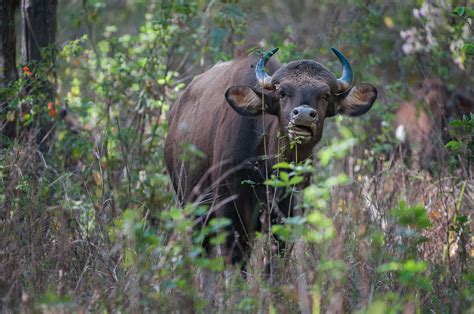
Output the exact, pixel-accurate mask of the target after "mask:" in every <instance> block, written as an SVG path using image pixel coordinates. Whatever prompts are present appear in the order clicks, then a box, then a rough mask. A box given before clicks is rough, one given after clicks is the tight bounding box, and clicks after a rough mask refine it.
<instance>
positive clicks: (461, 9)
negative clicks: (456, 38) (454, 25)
mask: <svg viewBox="0 0 474 314" xmlns="http://www.w3.org/2000/svg"><path fill="white" fill-rule="evenodd" d="M465 11H466V9H465V8H464V7H457V8H455V9H454V10H453V12H452V13H453V14H454V15H458V16H463V15H464V12H465Z"/></svg>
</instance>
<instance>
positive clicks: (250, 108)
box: [225, 48, 377, 145]
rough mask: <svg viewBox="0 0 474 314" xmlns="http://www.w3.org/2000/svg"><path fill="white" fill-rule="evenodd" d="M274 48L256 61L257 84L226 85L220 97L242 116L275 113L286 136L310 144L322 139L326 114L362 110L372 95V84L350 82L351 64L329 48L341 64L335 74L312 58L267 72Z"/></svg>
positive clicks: (375, 95) (373, 92)
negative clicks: (340, 72)
mask: <svg viewBox="0 0 474 314" xmlns="http://www.w3.org/2000/svg"><path fill="white" fill-rule="evenodd" d="M277 50H278V49H277V48H275V49H273V50H272V51H270V52H267V53H265V54H264V55H263V56H262V57H261V58H260V60H259V61H258V63H257V65H256V67H255V74H256V79H257V85H256V86H233V87H230V88H229V89H228V90H227V92H226V95H225V97H226V100H227V102H228V103H229V104H230V105H231V107H232V108H233V109H234V110H235V111H236V112H237V113H239V114H241V115H244V116H258V115H260V114H262V112H266V113H269V114H272V115H276V116H278V118H279V123H280V129H281V130H282V131H283V132H284V134H286V135H287V137H288V138H289V139H290V140H295V139H297V140H298V142H299V143H300V144H302V145H315V144H316V143H317V142H318V141H319V140H320V139H321V136H322V131H323V125H324V120H325V118H327V117H331V116H334V115H336V114H344V115H349V116H359V115H362V114H364V113H366V112H367V111H368V110H369V109H370V108H371V107H372V104H373V103H374V101H375V99H376V98H377V90H376V89H375V87H374V86H372V85H369V84H360V85H355V86H352V80H353V72H352V68H351V65H350V63H349V61H348V60H347V59H346V58H345V57H344V55H343V54H342V53H341V52H339V51H338V50H336V49H334V48H332V50H333V52H334V53H335V54H336V56H337V57H338V58H339V61H340V62H341V64H342V68H343V72H342V76H341V77H340V78H336V76H335V75H334V74H333V73H332V72H331V71H330V70H328V69H327V68H326V67H325V66H324V65H322V64H320V63H318V62H316V61H312V60H300V61H293V62H290V63H288V64H287V65H285V66H283V67H281V68H280V69H278V70H277V71H276V72H275V73H274V74H273V75H272V76H270V75H268V74H267V73H266V72H265V69H264V68H265V65H266V63H267V62H268V60H269V59H270V58H271V56H272V55H273V54H274V53H275V52H276V51H277Z"/></svg>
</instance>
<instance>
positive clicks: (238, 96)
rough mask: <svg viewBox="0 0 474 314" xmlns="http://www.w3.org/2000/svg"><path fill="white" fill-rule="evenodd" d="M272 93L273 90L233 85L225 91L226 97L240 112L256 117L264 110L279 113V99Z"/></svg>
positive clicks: (233, 107)
mask: <svg viewBox="0 0 474 314" xmlns="http://www.w3.org/2000/svg"><path fill="white" fill-rule="evenodd" d="M272 95H273V91H266V90H255V89H252V88H250V87H248V86H232V87H230V88H229V89H228V90H227V91H226V92H225V99H226V100H227V102H228V103H229V105H230V106H231V107H232V109H234V110H235V111H236V112H237V113H238V114H240V115H243V116H246V117H255V116H258V115H260V114H261V113H262V110H265V112H267V113H270V114H274V115H276V114H278V108H279V106H278V100H276V99H274V98H273V96H272ZM262 100H263V106H262Z"/></svg>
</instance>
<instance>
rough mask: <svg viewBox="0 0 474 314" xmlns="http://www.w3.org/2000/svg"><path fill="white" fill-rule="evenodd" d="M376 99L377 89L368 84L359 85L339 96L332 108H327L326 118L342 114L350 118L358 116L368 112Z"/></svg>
mask: <svg viewBox="0 0 474 314" xmlns="http://www.w3.org/2000/svg"><path fill="white" fill-rule="evenodd" d="M375 99H377V89H376V88H375V87H374V86H373V85H370V84H359V85H355V86H354V87H352V88H351V89H350V90H349V92H346V93H344V94H342V95H340V96H338V99H337V100H336V102H335V103H334V107H332V108H328V113H327V114H326V116H329V117H331V116H334V115H336V114H344V115H348V116H352V117H356V116H360V115H363V114H364V113H366V112H367V111H369V109H370V108H371V107H372V105H373V104H374V102H375Z"/></svg>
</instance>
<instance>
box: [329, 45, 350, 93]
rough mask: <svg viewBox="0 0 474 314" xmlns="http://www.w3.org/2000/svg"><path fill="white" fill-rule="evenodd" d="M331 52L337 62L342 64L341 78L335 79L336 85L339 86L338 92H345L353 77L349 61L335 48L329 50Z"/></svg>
mask: <svg viewBox="0 0 474 314" xmlns="http://www.w3.org/2000/svg"><path fill="white" fill-rule="evenodd" d="M331 50H332V52H334V54H335V55H336V56H337V58H338V59H339V61H341V64H342V76H341V77H340V78H338V79H337V84H338V85H339V91H340V92H345V91H346V90H348V89H349V88H350V87H351V85H352V80H353V78H354V75H353V73H352V67H351V64H350V63H349V60H347V58H346V57H345V56H344V55H343V54H342V52H340V51H339V50H337V49H336V48H331Z"/></svg>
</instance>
